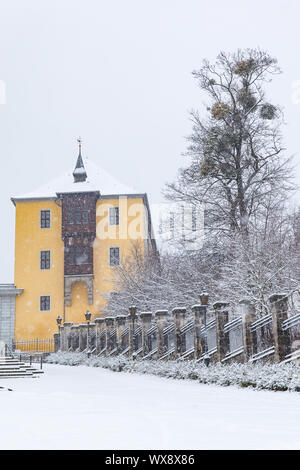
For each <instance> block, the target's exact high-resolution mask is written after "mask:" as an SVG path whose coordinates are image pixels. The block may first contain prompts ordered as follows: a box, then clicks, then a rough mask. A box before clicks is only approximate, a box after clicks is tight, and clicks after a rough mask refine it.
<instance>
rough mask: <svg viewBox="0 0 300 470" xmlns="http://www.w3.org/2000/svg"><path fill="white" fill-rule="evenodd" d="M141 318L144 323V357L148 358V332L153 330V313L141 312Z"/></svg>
mask: <svg viewBox="0 0 300 470" xmlns="http://www.w3.org/2000/svg"><path fill="white" fill-rule="evenodd" d="M139 317H140V319H141V323H142V346H143V356H146V355H147V354H148V353H149V352H150V351H149V345H148V341H147V331H148V330H149V329H150V328H151V322H152V312H141V313H140V315H139Z"/></svg>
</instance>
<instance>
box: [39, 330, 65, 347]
mask: <svg viewBox="0 0 300 470" xmlns="http://www.w3.org/2000/svg"><path fill="white" fill-rule="evenodd" d="M34 341H35V342H36V340H34ZM64 347H65V327H64V326H62V325H60V327H59V349H60V350H61V351H64V350H65V349H64ZM35 349H36V347H35Z"/></svg>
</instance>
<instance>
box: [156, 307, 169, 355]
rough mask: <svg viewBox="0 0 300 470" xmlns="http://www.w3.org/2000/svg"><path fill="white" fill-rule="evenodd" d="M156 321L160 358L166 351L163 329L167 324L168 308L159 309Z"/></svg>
mask: <svg viewBox="0 0 300 470" xmlns="http://www.w3.org/2000/svg"><path fill="white" fill-rule="evenodd" d="M155 321H156V324H157V357H158V358H160V357H161V356H163V355H164V353H165V352H166V347H165V343H164V335H163V330H164V328H165V327H166V326H167V322H168V310H157V311H156V312H155Z"/></svg>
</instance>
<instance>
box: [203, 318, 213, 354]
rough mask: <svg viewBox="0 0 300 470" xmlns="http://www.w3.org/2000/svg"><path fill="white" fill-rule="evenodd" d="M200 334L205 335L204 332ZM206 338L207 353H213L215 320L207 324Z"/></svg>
mask: <svg viewBox="0 0 300 470" xmlns="http://www.w3.org/2000/svg"><path fill="white" fill-rule="evenodd" d="M202 334H205V332H204V333H202ZM206 337H207V350H208V352H211V351H214V350H215V349H216V347H217V331H216V320H211V321H210V322H209V323H207V325H206Z"/></svg>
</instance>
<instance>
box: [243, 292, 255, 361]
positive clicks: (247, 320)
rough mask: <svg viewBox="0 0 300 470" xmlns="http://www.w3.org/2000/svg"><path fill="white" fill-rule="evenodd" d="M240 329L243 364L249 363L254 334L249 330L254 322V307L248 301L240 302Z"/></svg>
mask: <svg viewBox="0 0 300 470" xmlns="http://www.w3.org/2000/svg"><path fill="white" fill-rule="evenodd" d="M240 306H241V316H242V329H243V346H244V362H247V361H249V359H250V357H251V356H253V354H254V336H255V335H254V334H253V332H252V330H251V324H252V323H253V322H254V321H255V319H256V318H255V307H254V305H253V304H252V303H251V301H250V300H249V299H242V300H240Z"/></svg>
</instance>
